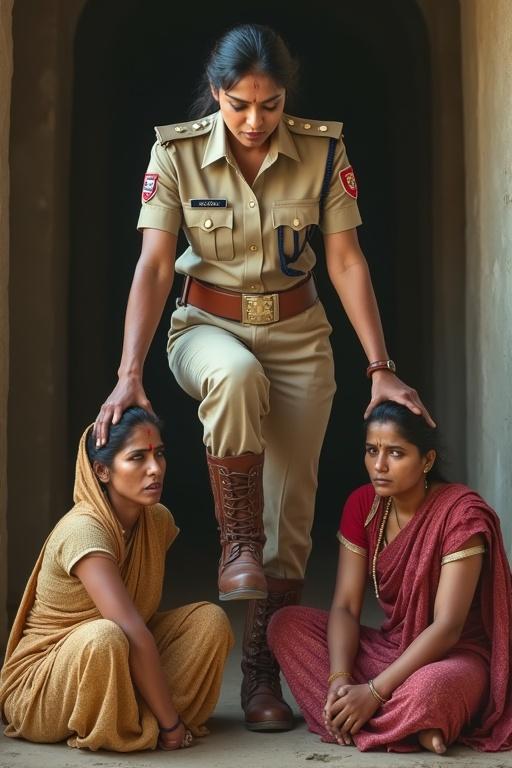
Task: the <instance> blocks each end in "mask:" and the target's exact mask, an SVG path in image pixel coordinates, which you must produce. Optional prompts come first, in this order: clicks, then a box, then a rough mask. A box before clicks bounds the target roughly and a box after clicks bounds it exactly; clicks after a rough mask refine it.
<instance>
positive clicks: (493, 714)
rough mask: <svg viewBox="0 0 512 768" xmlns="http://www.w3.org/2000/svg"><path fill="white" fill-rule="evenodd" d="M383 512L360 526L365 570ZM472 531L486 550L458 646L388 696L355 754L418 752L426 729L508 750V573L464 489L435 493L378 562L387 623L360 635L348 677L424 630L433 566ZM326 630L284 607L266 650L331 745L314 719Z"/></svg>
mask: <svg viewBox="0 0 512 768" xmlns="http://www.w3.org/2000/svg"><path fill="white" fill-rule="evenodd" d="M361 491H363V489H361ZM382 509H383V503H381V505H380V509H379V511H378V512H377V514H376V515H375V517H374V518H373V520H372V521H371V522H370V523H369V525H368V527H367V538H368V542H369V545H370V551H369V562H370V563H371V560H372V555H373V551H374V548H375V545H376V541H377V535H378V528H379V524H380V521H381V519H382V518H381V516H382ZM477 533H480V534H481V535H482V536H483V537H484V538H485V541H486V550H487V551H486V554H485V555H484V565H483V569H482V574H481V577H480V581H479V585H478V588H477V592H476V594H475V598H474V600H473V604H472V606H471V610H470V613H469V615H468V618H467V621H466V624H465V627H464V630H463V632H462V635H461V638H460V640H459V642H458V643H457V645H456V646H454V647H453V648H452V649H451V651H450V652H449V653H448V654H447V655H446V656H445V657H444V658H443V659H442V660H440V661H438V662H435V663H433V664H427V665H425V666H424V667H422V668H421V669H419V670H418V671H417V672H415V673H414V674H413V675H411V676H410V677H409V678H408V679H407V680H406V681H405V682H404V683H403V684H402V685H401V686H399V687H398V688H397V689H396V690H395V691H394V693H393V696H392V698H391V700H390V701H389V702H388V703H387V704H386V705H384V706H383V707H382V708H381V709H380V710H378V711H377V712H376V714H375V715H374V717H372V718H371V719H370V720H369V721H368V723H367V724H366V725H365V727H364V729H362V730H361V731H360V733H359V734H358V735H357V736H356V737H355V739H354V741H355V743H356V745H357V747H358V748H359V749H360V750H362V751H364V750H367V749H378V748H381V749H382V748H387V749H388V750H394V751H410V750H415V749H418V748H419V746H418V742H417V738H416V734H417V732H418V731H419V730H423V729H425V728H441V730H442V731H443V734H444V737H445V739H446V741H447V742H448V743H450V742H453V741H455V740H457V741H459V742H462V743H464V744H467V745H468V746H470V747H473V748H474V749H478V750H481V751H498V750H506V749H512V686H511V680H510V675H511V672H512V669H511V656H512V648H511V643H512V639H511V629H512V588H511V574H510V567H509V564H508V561H507V557H506V554H505V551H504V547H503V540H502V536H501V530H500V523H499V518H498V517H497V515H496V513H495V512H494V511H493V510H492V509H491V508H490V507H489V506H488V505H487V504H486V503H485V502H484V501H483V499H482V498H481V497H480V496H479V495H478V494H476V493H475V492H473V491H471V490H470V489H469V488H467V487H466V486H463V485H458V484H449V485H443V486H441V487H440V488H438V489H436V490H435V491H433V492H432V494H431V495H430V496H429V497H427V501H426V503H425V504H424V505H423V506H422V507H421V508H420V509H419V510H418V512H417V513H416V515H415V516H414V518H413V519H412V520H411V521H410V523H409V524H408V525H407V526H405V527H404V529H403V530H402V531H401V532H400V533H399V535H398V536H397V537H396V538H395V539H394V540H393V541H392V542H391V544H389V545H388V546H387V547H386V548H385V549H384V550H383V551H382V552H381V554H380V555H379V557H378V559H377V578H378V583H379V590H380V602H381V606H382V608H383V610H384V613H385V621H384V623H383V624H382V626H381V628H380V629H378V630H377V629H370V628H367V627H362V628H361V637H360V647H359V652H358V655H357V658H356V664H355V667H354V676H355V678H356V680H357V681H358V682H365V681H366V680H368V678H369V677H374V676H376V675H377V674H378V673H379V672H380V671H382V670H383V669H385V668H386V667H387V666H388V665H389V664H390V663H392V662H393V661H394V660H395V659H396V658H398V656H400V655H401V654H402V653H403V651H404V650H405V649H406V648H407V647H408V646H409V645H410V644H411V642H412V641H413V640H414V639H415V638H416V637H418V635H419V634H420V633H421V632H422V631H423V630H424V629H425V628H426V627H427V626H428V625H429V624H430V623H431V621H432V616H433V607H434V601H435V596H436V591H437V585H438V582H439V577H440V572H441V567H442V566H441V558H442V557H443V556H444V555H447V554H450V553H452V552H456V551H458V550H460V549H462V548H463V545H464V544H465V542H466V541H467V540H468V539H469V538H470V537H471V536H473V535H474V534H477ZM292 625H293V626H292ZM326 627H327V613H325V612H324V611H318V610H315V609H307V608H287V609H283V611H280V612H278V613H277V614H276V616H275V619H274V620H273V621H272V622H271V625H270V627H269V642H270V644H271V647H272V649H273V651H274V653H275V655H276V657H277V659H278V661H279V663H280V664H281V668H282V670H283V673H284V674H285V676H286V679H287V681H288V684H289V686H290V688H291V690H292V692H293V694H294V696H295V698H296V699H297V702H298V704H299V706H300V708H301V710H302V712H303V713H304V716H305V719H306V721H307V723H308V725H309V727H310V729H311V730H313V731H314V732H316V733H320V734H321V736H322V737H323V738H325V739H326V740H330V737H329V735H328V734H327V732H326V731H325V729H324V726H323V721H322V714H321V713H322V708H323V705H324V702H325V696H326V691H327V683H326V680H327V676H328V674H329V660H328V653H327V639H326Z"/></svg>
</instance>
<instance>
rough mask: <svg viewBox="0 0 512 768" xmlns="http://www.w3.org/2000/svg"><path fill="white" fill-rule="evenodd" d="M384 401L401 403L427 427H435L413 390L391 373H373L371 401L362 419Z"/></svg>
mask: <svg viewBox="0 0 512 768" xmlns="http://www.w3.org/2000/svg"><path fill="white" fill-rule="evenodd" d="M384 400H393V401H394V402H395V403H401V404H402V405H405V407H406V408H409V410H410V411H412V412H413V413H416V414H417V415H418V416H423V418H424V419H425V421H426V422H427V424H428V425H429V426H431V427H435V426H436V424H435V422H434V420H433V419H432V416H431V415H430V413H429V412H428V411H427V409H426V408H425V406H424V405H423V403H422V402H421V400H420V397H419V395H418V393H417V392H416V390H415V389H412V388H411V387H408V386H407V384H404V382H403V381H401V380H400V379H399V378H398V376H395V374H394V373H391V371H375V373H374V374H373V375H372V399H371V400H370V403H369V404H368V408H367V409H366V411H365V412H364V418H365V419H366V418H368V416H369V415H370V413H371V412H372V411H373V409H374V408H375V406H376V405H378V404H379V403H382V402H384Z"/></svg>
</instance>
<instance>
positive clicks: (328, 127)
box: [283, 114, 343, 139]
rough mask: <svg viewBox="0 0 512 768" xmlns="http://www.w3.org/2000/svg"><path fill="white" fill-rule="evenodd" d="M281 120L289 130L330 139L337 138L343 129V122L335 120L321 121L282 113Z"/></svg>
mask: <svg viewBox="0 0 512 768" xmlns="http://www.w3.org/2000/svg"><path fill="white" fill-rule="evenodd" d="M283 121H284V123H285V125H286V127H287V128H288V130H289V131H291V132H292V133H300V134H302V135H303V136H306V135H307V136H326V137H328V138H330V139H339V138H340V136H341V131H342V129H343V123H337V122H336V121H335V120H329V122H326V121H324V122H321V121H320V120H306V119H305V118H304V117H294V116H293V115H284V114H283Z"/></svg>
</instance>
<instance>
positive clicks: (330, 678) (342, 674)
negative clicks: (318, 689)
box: [327, 672, 352, 683]
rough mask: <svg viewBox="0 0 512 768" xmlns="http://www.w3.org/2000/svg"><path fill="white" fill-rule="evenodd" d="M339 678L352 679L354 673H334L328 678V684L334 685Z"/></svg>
mask: <svg viewBox="0 0 512 768" xmlns="http://www.w3.org/2000/svg"><path fill="white" fill-rule="evenodd" d="M337 677H352V672H332V673H331V674H330V675H329V677H328V678H327V682H328V683H332V682H333V680H336V678H337Z"/></svg>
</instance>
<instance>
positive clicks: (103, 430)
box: [93, 376, 154, 447]
mask: <svg viewBox="0 0 512 768" xmlns="http://www.w3.org/2000/svg"><path fill="white" fill-rule="evenodd" d="M131 405H138V406H140V407H141V408H144V409H145V410H146V411H149V412H150V413H154V411H153V408H152V406H151V403H150V402H149V400H148V398H147V397H146V393H145V392H144V387H143V386H142V380H141V379H140V378H139V377H138V376H120V377H119V381H118V382H117V385H116V387H115V389H113V390H112V392H111V393H110V395H109V396H108V397H107V399H106V400H105V402H104V403H103V405H102V406H101V410H100V412H99V414H98V415H97V417H96V421H95V422H94V427H93V436H94V438H95V440H96V445H97V446H98V447H99V446H100V445H106V443H107V442H108V433H109V429H110V425H111V424H117V422H118V421H119V419H120V418H121V416H122V415H123V412H124V411H125V410H126V409H127V408H129V407H130V406H131Z"/></svg>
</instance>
